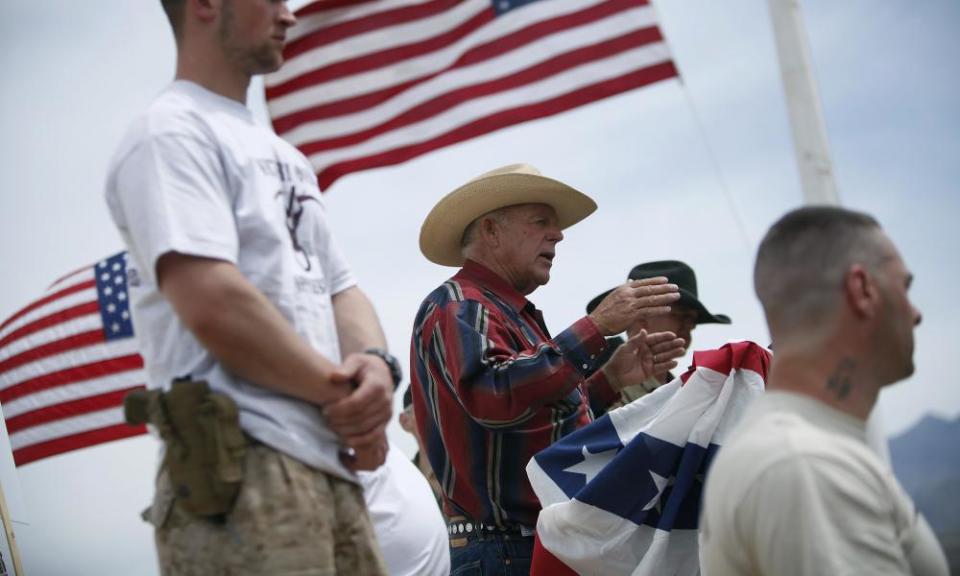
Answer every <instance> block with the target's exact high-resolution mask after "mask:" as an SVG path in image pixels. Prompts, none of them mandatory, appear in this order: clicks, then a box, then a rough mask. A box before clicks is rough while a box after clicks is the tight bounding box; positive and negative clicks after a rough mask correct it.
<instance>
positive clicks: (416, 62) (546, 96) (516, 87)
mask: <svg viewBox="0 0 960 576" xmlns="http://www.w3.org/2000/svg"><path fill="white" fill-rule="evenodd" d="M296 15H297V18H298V23H297V24H296V25H295V26H294V27H293V28H292V29H291V30H290V34H289V36H290V42H289V43H288V44H287V47H286V49H285V50H284V55H285V57H286V60H287V62H286V64H285V65H284V66H283V67H282V68H281V69H280V70H278V71H277V72H276V73H274V74H271V75H269V76H268V77H267V78H266V80H265V82H266V96H267V106H268V109H269V111H270V116H271V117H272V119H273V126H274V129H275V130H276V132H277V134H279V135H280V136H282V137H283V138H285V139H286V140H288V141H289V142H291V143H292V144H294V145H295V146H297V147H298V148H299V149H300V150H301V151H302V152H303V153H304V154H305V155H306V156H307V157H308V158H309V159H310V161H311V163H312V164H313V166H314V168H315V170H316V172H317V176H318V180H319V183H320V187H321V188H322V189H328V188H329V186H330V185H331V184H332V183H333V182H334V181H335V180H336V179H337V178H339V177H341V176H343V175H345V174H348V173H350V172H355V171H358V170H364V169H369V168H375V167H379V166H388V165H392V164H398V163H400V162H403V161H406V160H409V159H411V158H414V157H416V156H419V155H421V154H424V153H426V152H430V151H432V150H436V149H438V148H442V147H444V146H449V145H452V144H455V143H458V142H462V141H464V140H468V139H470V138H474V137H477V136H480V135H483V134H487V133H489V132H492V131H495V130H498V129H500V128H504V127H507V126H511V125H513V124H518V123H520V122H525V121H527V120H534V119H537V118H543V117H546V116H551V115H554V114H558V113H560V112H563V111H566V110H569V109H571V108H575V107H577V106H582V105H585V104H588V103H590V102H594V101H596V100H600V99H602V98H606V97H608V96H612V95H615V94H619V93H621V92H625V91H627V90H632V89H635V88H639V87H641V86H645V85H647V84H651V83H653V82H657V81H660V80H664V79H667V78H672V77H674V76H677V70H676V68H675V67H674V64H673V62H672V60H671V57H670V51H669V49H668V48H667V45H666V43H665V41H664V39H663V36H662V35H661V33H660V30H659V28H658V27H657V21H656V15H655V13H654V9H653V7H652V6H651V5H650V3H649V0H374V1H371V0H337V1H317V2H313V3H311V4H308V5H307V6H305V7H303V8H301V9H300V10H298V11H297V13H296Z"/></svg>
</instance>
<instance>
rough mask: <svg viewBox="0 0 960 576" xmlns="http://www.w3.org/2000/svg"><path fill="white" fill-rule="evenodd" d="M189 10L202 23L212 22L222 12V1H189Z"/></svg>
mask: <svg viewBox="0 0 960 576" xmlns="http://www.w3.org/2000/svg"><path fill="white" fill-rule="evenodd" d="M187 10H189V11H190V12H192V13H193V14H194V15H195V16H196V17H197V19H199V20H200V21H202V22H211V21H213V20H215V19H216V17H217V13H218V12H220V0H187Z"/></svg>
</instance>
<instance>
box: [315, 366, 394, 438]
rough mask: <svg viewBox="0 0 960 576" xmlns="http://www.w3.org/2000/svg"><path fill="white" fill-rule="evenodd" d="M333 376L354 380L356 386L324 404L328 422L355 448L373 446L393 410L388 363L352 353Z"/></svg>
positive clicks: (338, 380) (336, 380) (335, 378)
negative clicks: (343, 395) (351, 390)
mask: <svg viewBox="0 0 960 576" xmlns="http://www.w3.org/2000/svg"><path fill="white" fill-rule="evenodd" d="M330 379H331V380H332V381H334V382H352V383H353V384H354V385H355V386H356V388H355V389H354V390H353V392H351V393H350V395H349V396H347V397H346V398H342V399H340V400H337V401H336V402H332V403H330V404H327V405H326V406H324V408H323V415H324V417H325V419H326V422H327V425H328V426H329V427H330V429H331V430H332V431H333V432H335V433H336V434H338V435H339V436H340V437H341V438H342V439H343V441H344V444H346V445H347V446H349V447H351V448H354V447H358V446H365V445H369V444H370V443H371V442H372V441H373V440H374V438H376V437H378V436H379V435H380V434H381V433H382V432H383V430H384V429H385V427H386V425H387V422H389V421H390V416H391V415H392V411H393V380H392V378H391V377H390V370H389V368H387V364H386V362H384V361H383V360H382V359H381V358H379V357H377V356H374V355H371V354H351V355H350V356H347V358H346V359H345V360H344V362H343V364H342V365H341V366H340V368H338V369H337V370H336V371H335V372H334V373H333V374H331V376H330Z"/></svg>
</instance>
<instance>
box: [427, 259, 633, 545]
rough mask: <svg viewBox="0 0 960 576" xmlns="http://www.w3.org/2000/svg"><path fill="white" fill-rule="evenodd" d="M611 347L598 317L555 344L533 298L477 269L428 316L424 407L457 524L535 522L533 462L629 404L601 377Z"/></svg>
mask: <svg viewBox="0 0 960 576" xmlns="http://www.w3.org/2000/svg"><path fill="white" fill-rule="evenodd" d="M606 346H607V342H606V340H605V339H604V337H603V335H602V334H601V333H600V331H599V330H598V328H597V325H596V324H595V323H594V322H593V320H592V319H590V318H589V317H584V318H581V319H580V320H578V321H577V322H575V323H574V324H573V325H572V326H570V327H569V328H567V329H566V330H564V331H563V332H561V333H560V334H558V335H557V336H556V337H555V338H551V337H550V335H549V333H548V332H547V328H546V326H545V325H544V324H543V317H542V315H541V314H540V311H539V310H537V309H536V308H535V307H534V306H533V304H532V303H530V301H528V300H527V299H526V298H525V297H524V296H523V295H522V294H520V293H519V292H517V291H516V290H514V289H513V287H511V286H510V285H509V284H508V283H507V282H506V281H505V280H503V279H502V278H500V277H499V276H497V275H496V274H495V273H493V272H492V271H490V270H489V269H487V268H485V267H484V266H482V265H480V264H478V263H476V262H473V261H470V260H468V261H467V262H466V263H465V264H464V266H463V268H462V269H461V270H460V271H459V272H458V273H457V274H456V275H455V276H454V277H453V278H451V279H450V280H448V281H447V282H445V283H444V284H443V285H442V286H440V287H439V288H437V289H436V290H434V291H433V292H432V293H431V294H430V295H429V296H427V298H426V300H424V302H423V304H422V305H421V306H420V311H419V312H418V314H417V318H416V322H415V324H414V333H413V340H412V342H411V351H410V365H411V367H412V379H413V383H412V386H413V407H414V412H415V414H416V418H417V427H418V429H419V432H420V436H421V438H422V439H423V442H424V445H425V447H426V452H427V457H428V458H429V460H430V464H431V466H432V467H433V469H434V471H435V473H436V475H437V480H438V481H439V483H440V486H441V487H442V489H443V493H444V503H445V507H446V512H447V514H448V515H463V516H466V517H467V518H469V519H471V520H473V521H475V522H484V523H486V524H493V525H497V526H501V527H511V526H516V525H522V526H528V527H532V526H535V525H536V521H537V515H538V514H539V512H540V503H539V502H538V501H537V498H536V496H535V495H534V493H533V490H532V488H531V487H530V482H529V480H528V479H527V474H526V469H525V468H526V465H527V462H528V461H529V460H530V459H531V458H532V457H533V455H534V454H536V453H537V452H539V451H540V450H543V449H544V448H546V447H547V446H549V445H550V444H552V443H553V442H556V441H557V440H559V439H560V438H562V437H564V436H566V435H567V434H570V433H571V432H573V431H574V430H577V429H578V428H581V427H583V426H585V425H586V424H588V423H589V422H590V421H591V414H590V409H589V407H588V406H589V404H588V401H589V400H590V398H589V396H590V395H592V396H593V398H592V400H593V402H594V405H602V406H607V405H609V404H610V403H612V402H613V401H615V400H616V399H617V398H618V394H617V393H616V392H614V391H613V389H612V388H611V387H610V384H609V383H608V382H607V380H606V378H605V377H604V375H603V373H602V372H595V371H596V369H597V368H598V367H599V366H598V365H597V364H598V362H599V359H600V358H601V356H602V354H603V351H604V350H605V348H606Z"/></svg>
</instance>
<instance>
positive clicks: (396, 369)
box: [363, 348, 403, 392]
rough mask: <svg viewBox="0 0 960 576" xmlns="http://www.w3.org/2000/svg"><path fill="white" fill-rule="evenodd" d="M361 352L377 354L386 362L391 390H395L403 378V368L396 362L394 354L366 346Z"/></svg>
mask: <svg viewBox="0 0 960 576" xmlns="http://www.w3.org/2000/svg"><path fill="white" fill-rule="evenodd" d="M363 353H364V354H372V355H374V356H377V357H378V358H380V359H381V360H383V361H384V362H386V363H387V368H389V369H390V378H392V379H393V391H394V392H396V391H397V387H398V386H400V381H401V380H403V369H402V368H400V363H399V362H397V359H396V358H395V357H394V355H393V354H391V353H389V352H387V351H386V350H384V349H383V348H367V349H366V350H364V351H363Z"/></svg>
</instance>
